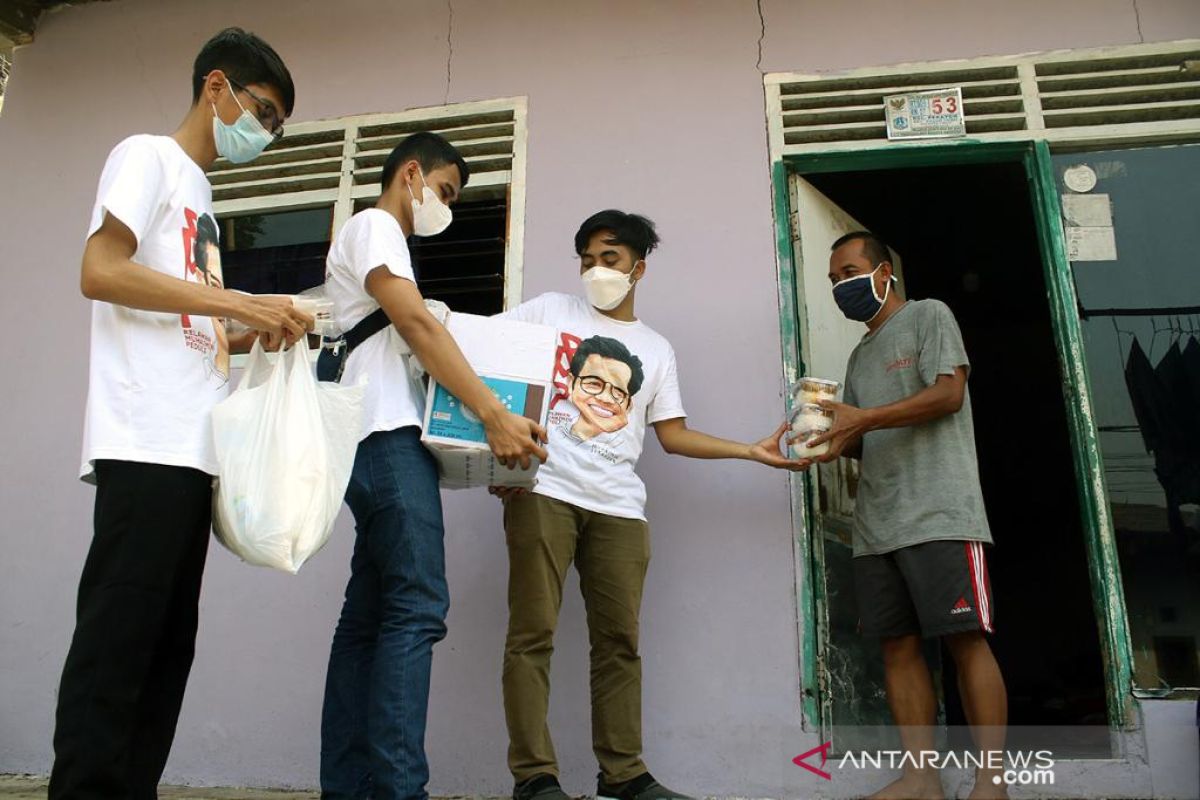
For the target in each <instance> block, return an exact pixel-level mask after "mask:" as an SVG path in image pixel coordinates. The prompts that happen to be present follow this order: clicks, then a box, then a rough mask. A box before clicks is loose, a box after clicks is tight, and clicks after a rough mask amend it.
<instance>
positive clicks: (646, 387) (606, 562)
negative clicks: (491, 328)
mask: <svg viewBox="0 0 1200 800" xmlns="http://www.w3.org/2000/svg"><path fill="white" fill-rule="evenodd" d="M657 244H658V234H657V233H656V232H655V230H654V223H652V222H651V221H650V220H648V219H646V218H645V217H642V216H639V215H637V214H628V213H625V212H623V211H617V210H608V211H601V212H599V213H597V214H594V215H592V216H591V217H589V218H588V219H587V220H586V221H584V223H583V225H581V226H580V228H579V231H578V233H576V234H575V252H576V253H577V254H578V255H579V258H580V273H581V277H582V280H583V288H584V295H585V296H583V297H581V296H578V295H570V294H557V293H551V294H544V295H541V296H540V297H536V298H534V299H532V300H530V301H528V302H526V303H523V304H522V305H520V306H518V307H516V308H514V309H512V310H510V311H508V312H506V313H505V314H504V315H503V316H506V317H509V318H513V319H519V320H523V321H526V322H534V323H540V324H543V325H550V326H552V327H554V328H557V329H558V331H559V347H558V357H557V362H556V365H555V375H554V391H553V394H552V397H551V402H550V413H549V419H548V425H547V428H548V429H549V440H550V441H549V444H548V445H547V450H548V451H549V454H550V458H549V460H548V461H547V462H546V463H545V464H543V465H542V466H541V468H540V469H539V470H538V478H537V484H536V486H534V488H533V490H532V491H531V492H526V491H520V490H512V489H505V488H500V487H493V488H492V493H493V494H496V495H498V496H500V497H501V498H502V499H503V500H504V529H505V533H506V539H507V542H508V553H509V578H508V607H509V622H508V636H507V639H506V641H505V645H504V670H503V682H502V683H503V689H504V713H505V718H506V720H507V723H508V735H509V748H508V765H509V769H510V771H511V772H512V775H513V780H514V783H515V787H514V789H513V798H514V800H534V799H535V798H536V800H566V798H567V794H566V793H565V792H564V791H563V789H562V787H561V786H560V785H559V780H558V775H559V770H558V762H557V759H556V757H555V753H554V745H553V743H552V742H551V739H550V730H549V728H548V726H547V724H546V712H547V708H548V706H549V698H550V656H551V653H552V652H553V650H554V630H555V627H556V625H557V624H558V612H559V608H560V606H561V604H562V591H563V582H564V581H565V580H566V575H567V570H568V569H569V568H570V566H571V564H572V563H574V564H575V568H576V570H578V572H579V585H580V589H581V590H582V592H583V599H584V604H585V606H586V608H587V625H588V635H589V638H590V640H591V692H592V696H591V706H592V749H593V751H594V753H595V755H596V759H597V761H598V762H599V765H600V775H599V781H598V785H597V788H596V797H597V799H598V800H600V799H601V798H603V799H605V800H686V798H685V796H684V795H681V794H679V793H678V792H674V791H671V790H670V789H667V788H666V787H664V786H663V785H662V784H660V783H659V782H658V781H656V780H655V779H654V777H653V776H652V775H651V774H650V772H649V771H648V770H647V769H646V765H645V764H644V763H643V762H642V758H641V753H642V726H641V719H642V674H641V659H640V657H639V655H638V616H639V612H640V607H641V600H642V587H643V585H644V583H645V579H646V568H647V565H648V564H649V561H650V528H649V526H648V524H647V522H646V513H645V505H646V488H645V486H644V485H643V484H642V481H641V479H640V478H639V477H638V475H637V473H636V472H635V467H636V465H637V461H638V457H639V456H640V455H641V452H642V440H643V437H644V436H645V432H646V426H647V425H652V426H654V431H655V433H656V434H657V435H658V440H659V443H660V444H662V446H663V449H665V450H666V451H667V452H668V453H673V454H676V455H683V456H689V457H691V458H740V459H746V460H751V461H757V462H759V463H761V464H766V465H768V466H772V467H781V468H786V469H797V468H799V467H800V466H801V462H799V461H793V460H789V459H787V458H785V457H784V456H783V455H781V454H780V450H779V439H780V437H781V436H782V435H783V433H784V431H785V430H786V425H784V426H780V428H779V429H777V430H776V431H775V432H774V433H773V434H771V435H770V436H768V437H766V438H764V439H762V440H760V441H758V442H754V443H750V444H743V443H740V442H733V441H729V440H726V439H718V438H717V437H715V436H709V435H708V434H706V433H701V432H699V431H694V430H690V429H689V428H688V427H687V423H686V417H685V413H684V410H683V403H682V400H681V398H680V394H679V381H678V377H677V375H676V367H675V352H674V350H673V349H672V348H671V344H670V342H668V341H667V340H666V339H665V338H663V337H662V336H661V335H659V334H658V333H656V332H655V331H653V330H652V329H651V328H650V327H649V326H648V325H646V324H645V323H644V322H642V321H641V320H639V319H638V318H637V316H635V314H634V295H635V291H636V286H637V284H639V283H640V282H641V281H642V279H643V278H644V277H645V275H646V256H647V255H648V254H649V253H650V251H652V250H653V249H654V248H655V246H656V245H657Z"/></svg>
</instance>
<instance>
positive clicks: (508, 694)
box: [503, 494, 650, 783]
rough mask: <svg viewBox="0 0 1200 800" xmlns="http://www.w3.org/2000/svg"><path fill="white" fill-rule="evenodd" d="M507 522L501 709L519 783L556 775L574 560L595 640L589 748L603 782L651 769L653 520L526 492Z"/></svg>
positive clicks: (510, 503) (513, 503) (508, 505)
mask: <svg viewBox="0 0 1200 800" xmlns="http://www.w3.org/2000/svg"><path fill="white" fill-rule="evenodd" d="M504 530H505V538H506V540H507V542H508V557H509V574H508V636H507V638H506V640H505V643H504V674H503V687H504V715H505V719H506V721H507V723H508V738H509V747H508V765H509V769H510V770H511V771H512V774H513V777H514V778H515V779H516V781H517V782H518V783H520V782H521V781H524V780H527V779H529V778H531V777H533V776H534V775H538V774H541V773H548V774H551V775H555V776H557V775H558V761H557V759H556V758H555V754H554V744H553V742H552V741H551V739H550V729H549V726H548V725H547V722H546V712H547V709H548V707H549V702H550V656H551V654H552V653H553V652H554V630H555V628H556V626H557V624H558V611H559V608H560V607H561V606H562V593H563V581H565V580H566V576H567V568H568V567H570V565H571V562H572V561H574V562H575V569H576V570H578V572H579V586H580V590H581V591H582V593H583V601H584V606H585V607H586V609H587V626H588V640H589V641H590V643H591V704H592V750H593V752H594V753H595V754H596V759H597V760H598V761H599V762H600V772H601V774H602V775H603V777H604V779H605V781H606V782H609V783H621V782H624V781H627V780H629V779H631V778H635V777H637V776H638V775H640V774H641V773H643V772H645V771H646V767H645V765H644V764H643V763H642V759H641V752H642V661H641V657H640V656H639V655H638V612H639V610H640V608H641V602H642V587H643V585H644V583H645V579H646V567H647V565H648V564H649V561H650V529H649V526H648V525H647V524H646V523H645V522H643V521H642V520H637V519H627V518H623V517H614V516H609V515H607V514H598V513H595V512H592V511H586V510H584V509H581V508H579V507H578V506H574V505H571V504H570V503H564V502H561V501H559V500H554V499H552V498H549V497H543V496H541V495H537V494H525V495H521V496H519V497H514V498H510V499H509V500H507V501H506V502H505V506H504Z"/></svg>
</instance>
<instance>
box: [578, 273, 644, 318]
mask: <svg viewBox="0 0 1200 800" xmlns="http://www.w3.org/2000/svg"><path fill="white" fill-rule="evenodd" d="M582 277H583V290H584V292H585V293H586V294H587V299H588V302H589V303H591V304H592V305H593V306H595V307H596V308H598V309H600V310H601V311H612V310H613V309H614V308H616V307H617V306H619V305H621V301H622V300H624V299H625V296H626V295H627V294H629V290H630V289H632V288H633V276H632V275H626V274H625V273H624V272H621V270H619V269H612V268H611V267H598V266H597V267H592V268H591V269H589V270H587V271H585V272H584V273H583V276H582Z"/></svg>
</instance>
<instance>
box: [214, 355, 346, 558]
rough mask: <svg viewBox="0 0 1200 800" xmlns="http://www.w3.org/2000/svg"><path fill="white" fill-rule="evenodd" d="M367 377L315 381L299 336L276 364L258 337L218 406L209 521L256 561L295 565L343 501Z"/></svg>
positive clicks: (316, 546)
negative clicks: (362, 381)
mask: <svg viewBox="0 0 1200 800" xmlns="http://www.w3.org/2000/svg"><path fill="white" fill-rule="evenodd" d="M364 388H365V386H363V385H359V386H340V385H338V384H333V383H318V381H317V378H316V376H315V375H314V374H313V369H312V365H311V364H310V363H309V350H308V344H307V342H306V341H305V340H304V339H303V338H302V339H301V340H300V341H299V342H297V343H296V344H295V345H294V346H293V347H292V349H291V350H288V351H287V352H284V353H280V355H279V357H278V358H277V359H276V361H275V363H274V364H271V361H270V359H268V358H267V354H266V353H265V352H264V351H263V347H262V345H261V344H260V343H258V342H255V343H254V348H253V349H252V350H251V351H250V359H249V363H248V364H247V366H246V370H245V372H244V373H243V375H242V380H241V381H240V382H239V383H238V386H237V389H235V390H234V392H233V394H231V395H230V396H229V397H228V398H226V399H225V400H223V401H221V402H220V403H218V404H217V405H216V407H215V408H213V411H212V415H213V437H214V439H215V442H216V451H217V468H218V470H219V473H218V475H217V480H216V491H215V493H214V495H213V530H214V531H215V532H216V534H217V538H218V539H219V540H220V541H221V543H222V544H224V545H225V546H226V547H227V548H229V549H230V550H231V551H232V552H233V553H234V554H235V555H237V556H238V557H240V558H242V559H243V560H245V561H246V562H248V563H250V564H257V565H260V566H264V567H275V568H276V569H282V570H285V571H287V572H291V573H295V572H296V571H298V570H299V569H300V565H301V564H303V563H304V562H305V561H306V560H307V559H308V558H309V556H311V555H312V554H313V553H315V552H317V551H318V550H320V549H321V547H322V546H323V545H324V544H325V542H327V541H328V540H329V535H330V533H331V532H332V531H333V522H334V519H335V518H336V517H337V514H338V510H339V509H340V508H341V505H342V498H343V496H344V495H345V493H346V485H347V484H348V483H349V482H350V472H351V470H352V469H353V468H354V454H355V451H356V450H357V449H358V439H359V433H360V431H361V430H362V399H363V391H364Z"/></svg>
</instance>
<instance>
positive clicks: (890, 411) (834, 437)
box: [809, 366, 967, 463]
mask: <svg viewBox="0 0 1200 800" xmlns="http://www.w3.org/2000/svg"><path fill="white" fill-rule="evenodd" d="M966 391H967V370H966V368H965V367H962V366H959V367H956V368H955V370H954V374H953V375H938V376H937V380H935V381H934V382H933V384H931V385H930V386H927V387H925V388H924V389H922V390H921V391H919V392H917V393H916V394H914V395H912V396H910V397H906V398H904V399H903V400H899V401H897V402H895V403H889V404H888V405H886V406H878V407H876V408H855V407H854V406H850V405H846V404H845V403H834V402H830V401H828V400H822V401H821V405H822V406H824V407H825V408H831V409H833V410H834V412H835V415H836V416H835V417H834V422H833V427H832V428H831V429H830V430H829V431H828V432H826V433H823V434H821V435H820V436H817V437H816V438H814V439H812V440H811V441H810V442H809V445H810V446H816V445H819V444H822V443H824V442H829V452H828V453H826V454H825V455H823V456H821V457H819V458H817V459H816V461H819V462H822V463H824V462H827V461H833V460H835V459H837V458H839V457H840V456H843V455H847V456H849V457H851V458H856V457H858V456H859V455H861V453H862V437H863V435H864V434H866V433H868V432H870V431H875V430H881V429H883V428H908V427H912V426H915V425H922V424H924V423H926V422H932V421H934V420H936V419H941V418H942V417H946V416H949V415H951V414H956V413H958V411H959V409H961V408H962V405H963V398H964V397H965V396H966ZM855 450H857V455H852V453H853V452H854V451H855Z"/></svg>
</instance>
